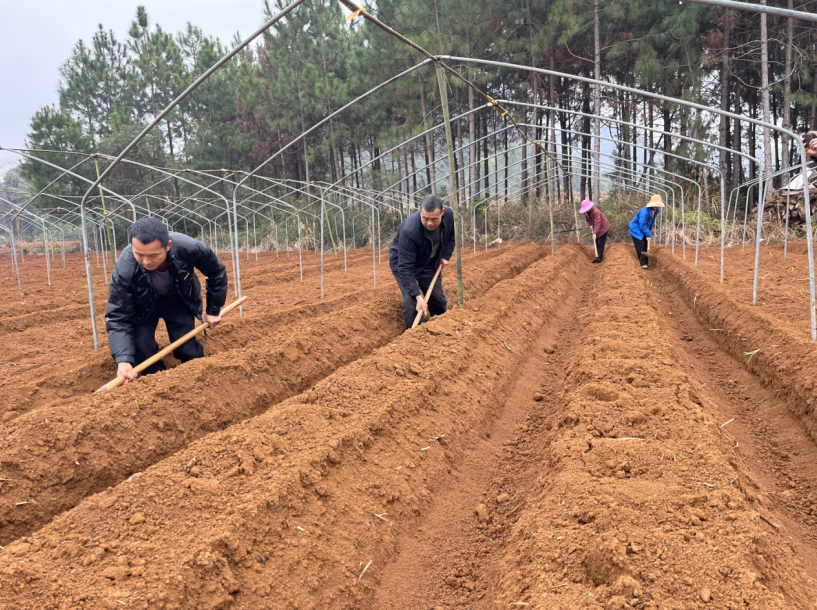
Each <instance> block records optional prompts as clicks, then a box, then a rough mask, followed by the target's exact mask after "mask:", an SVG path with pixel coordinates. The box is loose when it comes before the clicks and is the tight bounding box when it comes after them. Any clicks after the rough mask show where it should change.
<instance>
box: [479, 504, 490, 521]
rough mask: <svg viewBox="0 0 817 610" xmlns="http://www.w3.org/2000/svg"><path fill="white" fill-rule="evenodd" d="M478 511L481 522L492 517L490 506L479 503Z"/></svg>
mask: <svg viewBox="0 0 817 610" xmlns="http://www.w3.org/2000/svg"><path fill="white" fill-rule="evenodd" d="M476 513H477V518H478V519H479V522H480V523H488V520H489V519H490V515H489V514H488V507H486V506H485V505H484V504H479V505H477V510H476Z"/></svg>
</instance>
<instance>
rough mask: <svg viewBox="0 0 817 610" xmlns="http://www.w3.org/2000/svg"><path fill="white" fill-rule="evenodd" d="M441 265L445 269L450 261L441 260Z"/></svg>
mask: <svg viewBox="0 0 817 610" xmlns="http://www.w3.org/2000/svg"><path fill="white" fill-rule="evenodd" d="M440 264H441V265H442V266H443V267H445V266H446V265H447V264H448V261H447V260H445V259H444V258H441V259H440Z"/></svg>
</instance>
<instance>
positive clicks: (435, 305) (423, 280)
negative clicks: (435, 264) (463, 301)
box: [397, 268, 448, 328]
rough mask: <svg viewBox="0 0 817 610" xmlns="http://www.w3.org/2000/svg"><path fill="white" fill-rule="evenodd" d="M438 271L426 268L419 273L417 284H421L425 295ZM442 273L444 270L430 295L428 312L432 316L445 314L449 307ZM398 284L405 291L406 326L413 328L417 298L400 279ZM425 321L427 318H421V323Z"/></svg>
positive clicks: (404, 312)
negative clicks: (404, 286) (406, 288)
mask: <svg viewBox="0 0 817 610" xmlns="http://www.w3.org/2000/svg"><path fill="white" fill-rule="evenodd" d="M436 271H437V270H436V269H429V268H426V269H423V270H422V271H420V273H418V274H417V284H419V286H420V290H421V291H422V293H423V294H424V295H425V293H426V290H428V286H429V284H431V280H432V279H433V278H434V273H435V272H436ZM442 275H443V274H442V272H440V277H438V278H437V283H436V284H434V290H432V291H431V296H429V297H428V313H429V315H432V316H438V315H440V314H443V313H445V311H446V309H448V301H447V300H446V298H445V293H444V292H443V279H442ZM397 285H398V286H400V292H402V293H403V318H404V320H405V321H406V328H411V325H412V324H414V318H416V317H417V299H416V298H415V297H413V296H410V295H409V293H408V292H406V290H405V288H403V285H402V284H401V283H400V281H399V280H398V282H397ZM423 322H425V318H420V324H422V323H423Z"/></svg>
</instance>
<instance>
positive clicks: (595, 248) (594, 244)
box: [593, 234, 599, 258]
mask: <svg viewBox="0 0 817 610" xmlns="http://www.w3.org/2000/svg"><path fill="white" fill-rule="evenodd" d="M593 251H594V252H595V253H596V258H598V257H599V247H598V246H597V245H596V235H595V234H594V235H593Z"/></svg>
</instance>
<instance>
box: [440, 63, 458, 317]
mask: <svg viewBox="0 0 817 610" xmlns="http://www.w3.org/2000/svg"><path fill="white" fill-rule="evenodd" d="M437 83H438V84H439V86H440V102H441V104H442V107H443V120H444V121H445V143H446V147H447V148H448V188H449V192H450V193H451V209H452V210H453V212H454V243H455V244H456V247H455V252H456V256H457V306H458V307H459V308H460V309H462V308H463V301H462V253H461V248H462V235H461V234H460V223H459V216H460V212H459V207H460V206H459V201H458V200H457V177H456V175H455V173H454V172H455V168H456V167H457V166H456V163H455V161H454V137H453V135H452V133H451V116H450V114H449V112H448V87H447V85H446V81H445V74H444V73H443V69H442V66H440V63H439V62H437Z"/></svg>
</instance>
